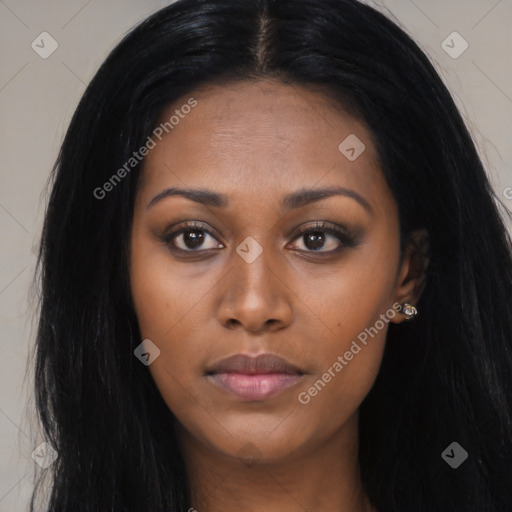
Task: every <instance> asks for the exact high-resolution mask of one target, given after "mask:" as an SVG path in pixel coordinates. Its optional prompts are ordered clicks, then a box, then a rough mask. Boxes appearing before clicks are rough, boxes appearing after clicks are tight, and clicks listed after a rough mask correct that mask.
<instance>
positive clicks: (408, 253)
mask: <svg viewBox="0 0 512 512" xmlns="http://www.w3.org/2000/svg"><path fill="white" fill-rule="evenodd" d="M429 262H430V242H429V237H428V233H427V230H426V229H418V230H416V231H413V232H412V233H411V235H410V237H409V242H408V244H407V247H406V249H405V251H404V255H403V259H402V262H401V264H400V268H399V271H398V278H397V288H396V291H395V300H394V302H398V303H399V304H403V303H404V302H407V303H409V304H412V305H413V306H415V305H416V304H417V303H418V301H419V300H420V297H421V294H422V293H423V289H424V288H425V281H426V271H427V268H428V265H429ZM405 319H406V316H405V315H403V314H402V313H398V314H397V315H395V316H394V317H393V318H392V319H390V321H391V322H393V323H395V324H399V323H402V322H403V321H404V320H405Z"/></svg>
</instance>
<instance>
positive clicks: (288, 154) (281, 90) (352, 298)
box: [131, 81, 416, 460]
mask: <svg viewBox="0 0 512 512" xmlns="http://www.w3.org/2000/svg"><path fill="white" fill-rule="evenodd" d="M191 97H193V99H194V100H196V101H197V105H195V106H194V107H193V108H190V109H189V108H183V109H181V106H182V105H185V104H193V100H191V101H190V102H188V100H189V99H190V98H189V97H185V98H184V99H183V100H182V101H180V102H178V103H176V104H175V105H174V106H173V107H172V108H171V109H169V111H168V112H166V115H165V116H164V119H165V120H168V119H169V118H170V116H171V115H173V114H176V115H178V116H179V122H177V123H176V119H177V118H176V119H174V123H175V124H173V128H172V130H171V129H169V128H168V131H169V133H166V132H165V131H163V134H164V136H162V137H161V140H158V138H156V137H154V136H153V139H154V141H155V142H156V145H155V146H154V147H153V148H152V149H150V150H149V153H148V155H147V157H146V161H145V169H144V171H143V175H142V177H141V182H140V189H139V191H138V195H137V198H136V205H135V211H134V223H133V231H132V239H131V287H132V293H133V300H134V306H135V310H136V314H137V318H138V322H139V325H140V330H141V334H142V336H143V339H149V340H151V341H152V343H153V344H154V345H156V346H157V347H158V349H159V350H160V355H159V356H158V357H157V358H156V359H155V360H154V362H152V363H151V364H150V365H149V371H150V372H151V375H152V377H153V378H154V380H155V382H156V385H157V386H158V389H159V390H160V392H161V394H162V397H163V399H164V400H165V402H166V403H167V405H168V406H169V408H170V409H171V410H172V411H173V413H174V415H175V416H176V417H177V419H178V420H179V424H180V428H182V429H183V433H184V436H185V437H187V438H189V439H190V440H193V442H195V443H197V444H198V445H201V446H203V447H205V448H207V449H209V450H215V451H217V452H220V453H223V454H229V455H233V456H237V455H239V456H241V457H242V456H243V454H244V453H246V452H247V451H249V452H250V451H252V452H253V453H257V456H258V457H259V458H261V459H262V460H272V459H273V460H277V459H281V460H286V459H287V457H288V458H289V457H293V456H294V455H298V454H300V453H306V452H307V450H314V449H315V448H318V447H319V446H321V445H322V443H324V442H325V441H326V440H327V439H328V438H330V437H331V436H333V435H336V434H338V433H340V435H341V433H342V432H344V431H347V429H348V428H349V426H350V428H351V431H352V432H353V431H354V428H353V427H354V425H355V424H357V410H358V407H359V405H360V404H361V402H362V400H363V399H364V397H365V396H366V395H367V393H368V392H369V390H370V388H371V387H372V384H373V382H374V380H375V378H376V375H377V373H378V369H379V365H380V363H381V358H382V354H383V349H384V344H385V338H386V332H387V328H388V325H389V324H388V322H389V321H392V322H401V321H402V320H403V316H402V315H401V314H399V313H396V314H395V310H394V309H393V304H396V303H397V302H399V303H401V302H404V301H408V302H413V303H414V300H415V298H416V297H414V295H413V287H414V280H412V279H407V275H408V273H410V271H411V264H410V260H409V258H408V257H407V256H406V257H405V258H404V260H403V262H402V263H401V262H400V261H399V257H400V254H399V223H398V217H397V206H396V204H395V201H394V199H393V197H392V194H391V192H390V190H389V188H388V186H387V184H386V182H385V180H384V177H383V174H382V171H381V170H380V168H379V166H378V162H377V154H376V150H375V146H374V143H373V141H372V138H371V135H370V133H369V131H368V130H367V129H366V128H365V126H364V125H363V124H362V123H361V122H359V121H357V120H356V119H354V118H353V117H350V116H349V115H347V114H345V113H343V112H342V111H341V110H340V109H339V108H336V106H335V104H334V103H333V102H332V101H330V100H329V99H328V98H327V97H325V96H323V95H322V94H320V93H319V92H311V91H309V90H307V89H303V88H300V87H298V86H287V85H284V84H281V83H278V82H273V81H262V82H258V83H247V82H244V83H237V84H233V85H230V86H224V87H222V88H220V87H213V86H210V87H207V88H203V89H201V90H198V91H197V92H196V93H195V94H192V95H191ZM176 109H178V111H179V112H178V113H175V110H176ZM186 112H188V113H186ZM168 126H169V125H168ZM347 137H349V138H348V139H347ZM355 137H357V139H356V138H355ZM345 139H347V140H346V141H345ZM343 141H345V142H343ZM340 143H342V144H341V147H339V146H340ZM361 143H362V144H364V147H363V145H362V144H361ZM169 189H174V192H175V193H170V192H168V193H167V194H162V193H163V192H164V191H166V190H169ZM184 189H187V190H190V191H194V194H192V193H190V194H180V193H179V191H180V190H184ZM205 190H206V191H208V194H206V193H203V192H200V191H205ZM319 190H331V191H338V192H339V193H330V192H322V193H319V192H318V191H319ZM187 222H188V223H193V225H192V227H190V226H187V227H186V230H185V231H184V232H181V233H176V232H178V231H179V230H180V229H181V228H184V227H185V226H186V223H187ZM306 228H307V231H306V232H305V233H303V234H301V230H303V229H306ZM173 233H176V234H174V235H173ZM337 233H339V234H337ZM409 277H410V276H409ZM365 333H366V337H365ZM370 333H371V334H370ZM363 340H364V341H363ZM358 348H359V350H358ZM264 353H269V354H272V355H277V356H280V357H281V358H283V359H284V360H285V361H286V362H287V363H288V364H289V365H290V366H292V367H293V368H290V367H284V366H279V365H276V366H272V364H273V363H272V361H269V360H267V361H266V364H263V366H254V365H253V366H251V364H250V362H249V363H248V364H247V366H244V365H242V366H241V367H238V366H236V365H235V366H229V365H228V366H224V367H221V366H219V365H218V363H219V362H220V361H221V360H223V359H224V358H227V357H229V356H233V355H237V354H245V355H247V356H256V355H258V354H264ZM242 362H243V361H242ZM263 363H265V361H263ZM216 366H217V367H216ZM215 367H216V368H215ZM212 371H215V372H216V373H214V374H213V375H210V374H209V373H211V372H212ZM248 447H249V448H248Z"/></svg>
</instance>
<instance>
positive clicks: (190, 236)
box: [163, 224, 224, 252]
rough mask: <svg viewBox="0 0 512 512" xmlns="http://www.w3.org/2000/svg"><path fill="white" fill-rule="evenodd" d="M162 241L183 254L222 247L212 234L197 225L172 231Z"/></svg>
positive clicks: (189, 225)
mask: <svg viewBox="0 0 512 512" xmlns="http://www.w3.org/2000/svg"><path fill="white" fill-rule="evenodd" d="M163 240H164V241H165V243H166V244H168V245H170V246H171V248H172V249H176V250H178V251H184V252H198V251H199V250H209V249H221V248H223V247H224V246H223V245H222V244H221V243H220V242H219V241H218V240H217V238H215V236H214V235H213V233H211V232H210V231H209V230H207V229H205V228H204V227H203V226H202V225H197V224H188V225H187V226H184V227H182V228H180V229H178V230H177V231H173V232H172V233H169V234H168V235H166V236H165V237H164V238H163Z"/></svg>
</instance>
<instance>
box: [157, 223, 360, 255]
mask: <svg viewBox="0 0 512 512" xmlns="http://www.w3.org/2000/svg"><path fill="white" fill-rule="evenodd" d="M188 231H202V232H204V233H208V234H209V235H210V236H211V237H213V238H215V239H217V235H216V234H215V233H214V232H213V231H211V230H210V229H207V228H206V227H204V225H203V224H201V223H197V222H193V221H189V222H186V223H185V225H184V226H182V227H181V228H179V229H178V230H176V231H173V232H172V233H168V234H165V235H164V236H162V237H160V239H161V241H162V242H163V243H164V244H165V245H167V246H170V250H172V251H177V252H180V253H182V254H183V253H189V254H194V253H200V252H205V251H212V250H217V249H197V250H194V249H188V250H185V249H181V248H179V247H176V246H175V245H174V243H173V242H172V240H173V239H175V238H176V237H178V236H179V235H181V234H183V233H186V232H188ZM318 231H321V232H324V233H327V234H330V235H333V236H335V237H336V238H338V240H339V242H340V247H338V248H336V249H333V250H331V251H314V250H302V249H300V250H298V251H299V252H303V253H307V254H320V255H332V254H335V253H338V252H339V251H340V250H342V249H343V248H344V247H354V246H355V245H356V243H355V237H354V236H353V235H351V234H350V233H349V232H348V231H347V230H346V229H344V228H339V227H333V225H332V224H331V223H329V222H325V221H316V222H314V223H313V224H308V225H307V226H303V227H302V228H300V229H299V230H298V232H297V233H295V236H294V238H293V240H297V239H298V238H300V237H301V236H303V235H304V234H306V233H310V232H313V233H314V232H318ZM217 242H218V240H217ZM219 243H221V242H219ZM221 248H222V247H221Z"/></svg>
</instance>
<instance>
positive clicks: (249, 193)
mask: <svg viewBox="0 0 512 512" xmlns="http://www.w3.org/2000/svg"><path fill="white" fill-rule="evenodd" d="M190 98H193V99H194V100H195V101H196V102H197V105H196V106H195V107H194V108H192V109H188V108H186V109H182V108H181V107H182V106H183V105H186V104H187V103H188V102H189V99H190ZM173 115H174V116H175V117H174V121H173V127H172V129H170V130H169V128H168V130H169V133H166V132H165V131H164V133H163V136H162V140H161V141H159V140H156V146H155V147H154V148H153V149H152V150H151V151H150V152H149V153H148V155H147V156H146V161H145V168H144V171H143V181H142V187H141V188H142V191H143V192H144V193H148V194H149V193H152V192H154V193H158V192H159V189H160V188H162V187H165V186H183V185H184V184H186V185H187V186H201V187H205V188H210V189H212V190H218V191H221V192H222V193H224V194H227V195H228V196H230V197H233V199H235V198H236V197H237V198H239V200H241V201H245V200H249V199H251V200H255V201H258V200H261V199H264V198H266V199H267V200H268V198H269V194H273V193H276V194H280V195H281V194H282V193H283V192H287V191H289V190H290V189H292V188H293V189H294V190H295V189H297V188H298V187H306V188H312V187H320V186H321V187H324V186H345V187H350V188H354V189H357V190H358V191H360V192H361V193H363V192H364V194H365V195H366V196H370V197H373V200H374V201H375V200H378V199H379V198H380V199H382V200H386V199H387V200H389V190H388V189H387V185H386V183H385V180H384V178H383V175H382V172H381V170H380V168H379V165H378V157H377V153H376V150H375V147H374V144H373V141H372V136H371V133H370V132H369V130H368V129H367V128H366V127H365V125H364V123H363V122H362V121H360V120H358V119H356V118H355V117H353V116H351V115H349V114H348V113H346V112H345V111H344V110H343V109H342V108H341V106H340V105H339V104H337V103H336V102H335V101H334V100H333V99H332V98H330V97H329V96H327V95H326V94H323V93H320V92H318V91H315V90H310V89H307V88H304V87H301V86H297V85H287V84H283V83H281V82H277V81H261V82H237V83H232V84H229V85H223V86H214V85H210V86H206V87H203V88H201V89H198V90H196V91H194V92H193V93H191V94H190V96H184V97H183V98H182V99H180V100H178V101H177V102H175V103H174V104H173V105H172V106H169V107H168V108H167V109H166V110H165V112H163V115H162V117H161V122H162V123H165V122H166V121H168V120H169V119H170V118H171V116H173ZM178 115H179V120H178ZM176 121H178V122H176ZM168 126H169V125H168ZM344 141H347V142H344ZM340 144H341V147H340ZM352 148H354V151H351V149H352ZM363 148H364V149H363ZM347 149H348V150H349V152H348V153H347V152H346V151H347ZM360 151H362V152H361V153H360V154H359V156H357V154H358V153H359V152H360ZM354 154H355V155H356V156H357V158H356V159H352V158H353V156H354ZM348 157H352V158H348ZM386 196H387V197H386ZM383 207H384V206H383Z"/></svg>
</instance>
